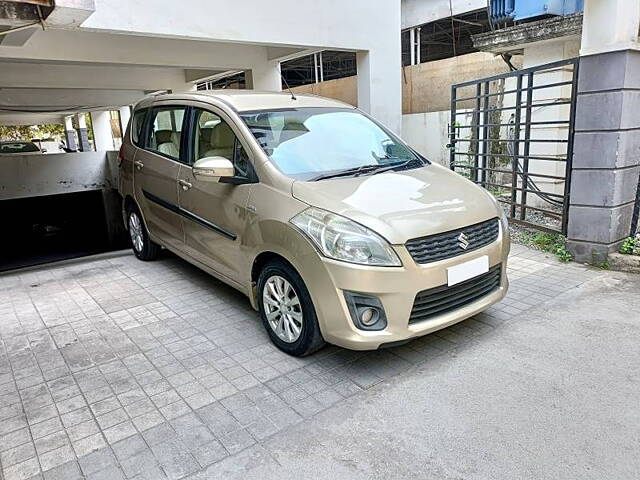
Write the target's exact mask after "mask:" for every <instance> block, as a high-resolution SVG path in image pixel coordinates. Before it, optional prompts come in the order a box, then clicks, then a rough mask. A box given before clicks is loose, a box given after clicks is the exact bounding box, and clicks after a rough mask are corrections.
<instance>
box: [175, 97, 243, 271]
mask: <svg viewBox="0 0 640 480" xmlns="http://www.w3.org/2000/svg"><path fill="white" fill-rule="evenodd" d="M192 115H193V117H192V119H193V121H192V122H191V125H192V128H191V131H190V132H189V135H190V136H191V145H192V148H191V154H190V156H191V164H193V163H195V161H197V160H199V159H201V158H205V157H214V156H219V157H225V158H228V159H229V160H231V161H232V162H233V163H234V166H235V175H236V177H238V178H247V179H249V178H254V175H255V174H254V173H253V168H252V166H251V162H250V161H249V159H248V156H247V154H246V150H245V148H244V147H243V146H242V143H241V142H240V140H239V139H238V138H237V137H236V134H235V133H234V131H233V130H232V128H231V127H230V125H229V123H228V122H227V121H225V119H223V118H222V116H221V115H218V114H217V113H214V112H213V111H209V110H204V109H199V108H194V109H193V112H192ZM179 184H180V191H179V198H180V208H181V212H182V215H183V218H184V220H183V221H184V232H185V248H186V251H187V253H188V254H189V255H191V256H192V257H194V258H196V259H197V260H199V261H200V262H202V263H204V264H205V265H207V266H209V267H210V268H212V269H214V270H215V271H216V272H218V273H220V274H221V275H223V276H225V277H227V278H228V279H230V280H233V281H236V282H240V281H241V274H240V268H241V265H242V264H243V262H242V261H241V253H240V250H241V245H242V241H243V235H244V230H245V225H246V221H247V211H246V207H247V202H248V200H249V193H250V190H251V187H252V185H251V184H250V183H247V184H240V185H238V184H235V185H234V184H230V183H220V182H217V183H212V182H206V181H202V180H198V179H197V178H196V177H195V176H194V175H193V173H192V171H191V167H190V166H183V167H182V168H180V173H179Z"/></svg>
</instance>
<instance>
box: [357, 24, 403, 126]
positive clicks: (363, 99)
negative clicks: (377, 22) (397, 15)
mask: <svg viewBox="0 0 640 480" xmlns="http://www.w3.org/2000/svg"><path fill="white" fill-rule="evenodd" d="M394 35H396V36H397V37H398V41H397V42H394V43H393V46H394V47H397V51H395V52H392V53H390V52H385V50H384V49H382V48H380V51H377V50H376V51H375V52H358V53H357V62H358V108H360V109H362V110H364V111H365V112H367V113H370V114H371V115H372V116H373V117H374V118H375V119H376V120H378V121H380V122H382V123H383V124H384V125H385V126H386V127H388V128H389V129H390V130H391V131H393V132H395V133H400V129H401V126H402V83H401V80H402V66H401V65H402V64H401V57H400V35H397V32H394ZM396 43H397V45H396Z"/></svg>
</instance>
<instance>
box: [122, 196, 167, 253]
mask: <svg viewBox="0 0 640 480" xmlns="http://www.w3.org/2000/svg"><path fill="white" fill-rule="evenodd" d="M127 230H128V231H129V237H130V239H131V247H132V249H133V253H134V254H135V256H136V257H138V258H139V259H140V260H144V261H145V262H147V261H150V260H155V259H156V258H157V257H158V254H159V253H160V245H158V244H157V243H155V242H154V241H152V240H151V239H150V238H149V232H147V227H146V226H145V224H144V221H143V220H142V215H141V214H140V210H138V209H137V208H136V207H130V208H128V209H127Z"/></svg>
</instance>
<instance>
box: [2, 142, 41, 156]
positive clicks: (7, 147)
mask: <svg viewBox="0 0 640 480" xmlns="http://www.w3.org/2000/svg"><path fill="white" fill-rule="evenodd" d="M39 151H40V149H39V148H38V146H37V145H36V144H35V143H32V142H0V154H2V153H30V152H39Z"/></svg>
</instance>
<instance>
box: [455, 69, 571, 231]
mask: <svg viewBox="0 0 640 480" xmlns="http://www.w3.org/2000/svg"><path fill="white" fill-rule="evenodd" d="M577 79H578V59H577V58H576V59H569V60H563V61H559V62H554V63H550V64H546V65H541V66H537V67H533V68H527V69H523V70H517V71H514V72H509V73H505V74H502V75H496V76H493V77H488V78H483V79H479V80H473V81H468V82H463V83H458V84H456V85H453V86H452V87H451V119H452V121H451V124H450V127H449V128H450V129H449V138H450V143H449V148H450V167H451V169H452V170H454V171H456V172H458V173H461V174H462V175H464V176H466V177H467V178H469V179H470V180H472V181H474V182H476V183H478V184H480V185H482V186H483V187H484V188H486V189H488V190H490V191H491V192H492V193H493V194H494V195H495V196H496V199H497V200H498V201H499V202H501V203H502V204H503V205H504V206H505V211H506V213H507V215H508V216H509V217H510V220H511V221H513V222H515V223H521V224H524V225H527V226H531V227H534V228H536V229H539V230H545V231H552V232H560V233H563V234H566V231H567V222H568V211H569V195H570V185H571V159H572V156H573V136H574V120H575V110H576V108H575V106H576V94H577V88H576V85H577Z"/></svg>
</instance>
